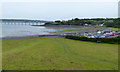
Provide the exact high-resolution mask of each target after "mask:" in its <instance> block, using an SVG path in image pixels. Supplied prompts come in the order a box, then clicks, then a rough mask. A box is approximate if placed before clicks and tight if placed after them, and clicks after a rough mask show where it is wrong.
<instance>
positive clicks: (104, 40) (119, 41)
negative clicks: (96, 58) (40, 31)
mask: <svg viewBox="0 0 120 72" xmlns="http://www.w3.org/2000/svg"><path fill="white" fill-rule="evenodd" d="M65 38H68V39H73V40H80V41H90V42H97V43H110V44H120V36H118V37H111V38H108V37H104V38H101V37H96V38H88V37H85V36H76V35H66V36H65Z"/></svg>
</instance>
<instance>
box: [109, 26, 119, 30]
mask: <svg viewBox="0 0 120 72" xmlns="http://www.w3.org/2000/svg"><path fill="white" fill-rule="evenodd" d="M108 28H109V29H110V30H113V31H120V28H112V27H108Z"/></svg>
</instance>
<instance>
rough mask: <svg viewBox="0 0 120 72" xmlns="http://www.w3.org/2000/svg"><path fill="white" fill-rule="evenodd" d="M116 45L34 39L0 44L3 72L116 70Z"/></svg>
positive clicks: (8, 41) (4, 41)
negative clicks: (15, 71) (0, 45)
mask: <svg viewBox="0 0 120 72" xmlns="http://www.w3.org/2000/svg"><path fill="white" fill-rule="evenodd" d="M117 64H118V45H116V44H103V43H92V42H84V41H76V40H69V39H65V38H58V37H56V38H36V39H9V40H3V69H4V70H117V69H118V65H117Z"/></svg>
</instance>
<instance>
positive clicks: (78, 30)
mask: <svg viewBox="0 0 120 72" xmlns="http://www.w3.org/2000/svg"><path fill="white" fill-rule="evenodd" d="M80 30H84V28H80V29H68V30H61V31H56V32H55V33H63V32H70V31H80Z"/></svg>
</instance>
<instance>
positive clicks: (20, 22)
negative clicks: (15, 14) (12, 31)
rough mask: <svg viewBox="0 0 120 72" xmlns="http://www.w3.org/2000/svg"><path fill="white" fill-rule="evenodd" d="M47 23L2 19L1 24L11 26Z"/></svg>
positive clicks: (42, 22) (43, 22)
mask: <svg viewBox="0 0 120 72" xmlns="http://www.w3.org/2000/svg"><path fill="white" fill-rule="evenodd" d="M46 22H50V21H42V20H28V19H0V24H7V25H8V24H9V25H13V24H14V25H44V24H45V23H46Z"/></svg>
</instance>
